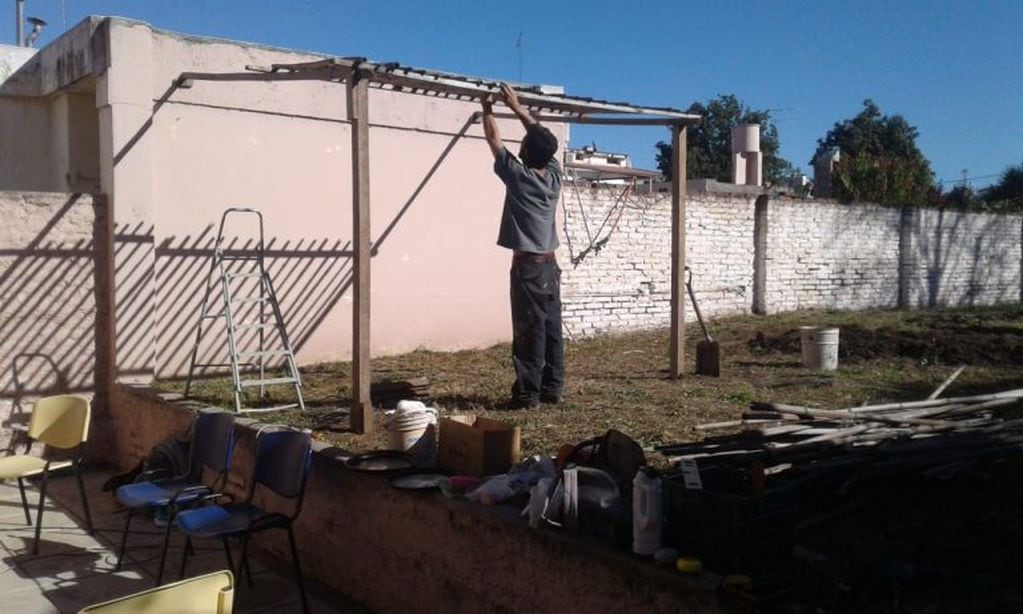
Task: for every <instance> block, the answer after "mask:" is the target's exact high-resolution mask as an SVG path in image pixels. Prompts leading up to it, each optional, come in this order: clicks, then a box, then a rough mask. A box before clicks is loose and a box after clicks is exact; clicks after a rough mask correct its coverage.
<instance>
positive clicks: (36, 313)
mask: <svg viewBox="0 0 1023 614" xmlns="http://www.w3.org/2000/svg"><path fill="white" fill-rule="evenodd" d="M79 198H80V197H79V195H73V196H70V197H69V198H68V199H67V201H66V202H64V203H63V205H62V206H60V208H59V209H57V210H56V212H55V213H54V215H53V216H52V217H51V218H50V219H49V220H48V221H47V222H46V224H45V225H44V226H43V227H42V228H41V229H40V230H39V231H38V232H37V233H36V235H35V236H34V237H32V238H31V240H29V241H28V242H26V243H24V244H20V243H21V242H20V241H18V240H17V239H15V241H14V243H19V244H16V245H4V246H0V264H2V265H3V267H2V269H0V366H2V368H3V370H4V372H5V373H6V374H7V376H6V377H5V378H4V381H3V384H2V388H0V396H2V397H3V398H8V399H13V401H14V402H13V403H12V406H11V413H10V415H9V416H8V417H7V420H6V421H5V422H4V424H3V426H8V425H9V424H12V423H16V422H18V421H20V419H21V417H22V416H21V414H23V413H26V412H28V411H30V409H26V408H24V407H22V404H23V402H24V400H25V399H26V398H27V397H38V396H42V395H46V394H54V393H58V392H85V391H88V390H91V389H92V387H93V365H94V351H95V346H94V341H93V330H94V326H95V295H94V293H93V288H94V272H95V266H94V256H95V251H94V248H93V241H92V240H91V239H79V240H74V241H63V240H61V239H60V238H59V235H58V234H57V232H56V231H55V229H56V228H57V226H58V225H59V224H62V223H65V222H66V220H65V217H66V216H67V215H68V213H69V212H70V211H71V209H72V208H73V207H74V206H75V205H76V204H77V203H78V201H79ZM15 223H16V222H15ZM88 230H89V231H90V232H91V230H92V229H91V226H90V227H89V229H88Z"/></svg>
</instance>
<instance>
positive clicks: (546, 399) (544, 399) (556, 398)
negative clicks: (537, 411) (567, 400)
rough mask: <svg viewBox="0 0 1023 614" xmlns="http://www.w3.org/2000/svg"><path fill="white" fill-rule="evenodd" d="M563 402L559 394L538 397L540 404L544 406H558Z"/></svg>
mask: <svg viewBox="0 0 1023 614" xmlns="http://www.w3.org/2000/svg"><path fill="white" fill-rule="evenodd" d="M563 400H564V398H563V397H562V396H561V395H560V394H551V393H546V392H545V393H544V394H541V395H540V402H541V403H544V404H546V405H559V404H561V402H562V401H563Z"/></svg>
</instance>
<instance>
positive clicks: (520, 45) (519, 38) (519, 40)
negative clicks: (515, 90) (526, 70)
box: [515, 30, 522, 83]
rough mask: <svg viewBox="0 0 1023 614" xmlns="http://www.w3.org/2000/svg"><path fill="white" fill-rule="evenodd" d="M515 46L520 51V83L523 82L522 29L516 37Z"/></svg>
mask: <svg viewBox="0 0 1023 614" xmlns="http://www.w3.org/2000/svg"><path fill="white" fill-rule="evenodd" d="M515 48H516V49H517V50H518V53H519V83H522V30H519V37H518V38H517V39H515Z"/></svg>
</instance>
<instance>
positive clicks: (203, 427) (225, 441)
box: [189, 411, 234, 478]
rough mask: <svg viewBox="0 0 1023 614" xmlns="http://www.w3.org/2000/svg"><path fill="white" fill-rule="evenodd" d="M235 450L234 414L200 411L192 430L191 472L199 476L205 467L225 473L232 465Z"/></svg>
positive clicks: (194, 475) (215, 471)
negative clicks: (232, 455)
mask: <svg viewBox="0 0 1023 614" xmlns="http://www.w3.org/2000/svg"><path fill="white" fill-rule="evenodd" d="M233 452H234V414H231V413H228V412H224V411H218V412H207V411H204V412H199V415H198V416H196V418H195V426H194V428H193V431H192V466H191V468H190V471H189V473H190V474H191V475H192V476H193V477H196V478H198V477H199V473H201V469H202V468H203V467H205V468H206V469H209V470H210V471H213V472H214V473H225V472H226V471H227V470H228V468H229V467H230V466H231V454H232V453H233Z"/></svg>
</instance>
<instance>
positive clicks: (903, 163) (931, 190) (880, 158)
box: [817, 99, 939, 205]
mask: <svg viewBox="0 0 1023 614" xmlns="http://www.w3.org/2000/svg"><path fill="white" fill-rule="evenodd" d="M917 136H919V132H918V131H917V129H916V128H915V127H914V126H911V125H910V124H909V122H908V121H906V119H905V118H904V117H902V116H901V115H884V114H882V113H881V109H880V108H878V106H877V105H876V104H875V103H874V101H873V100H870V99H867V100H864V101H863V110H862V111H860V113H859V114H858V115H856V117H854V118H852V119H847V120H845V121H842V122H836V123H835V125H834V127H833V128H832V129H831V130H829V131H828V133H827V135H825V137H824V138H823V139H818V141H817V144H818V146H819V147H818V152H821V151H825V150H827V149H830V148H833V147H837V148H838V149H839V151H840V152H841V159H840V160H839V162H838V163H837V164H836V165H835V168H834V171H833V175H834V177H833V181H832V184H833V186H834V190H835V196H837V197H838V198H839V199H840V200H843V201H847V202H848V201H869V202H876V203H885V204H899V205H902V204H915V205H922V204H927V203H933V202H935V201H936V198H937V196H938V194H939V191H938V190H937V189H936V188H935V186H934V173H933V172H932V171H931V165H930V162H928V161H927V158H925V157H924V155H923V153H922V152H921V151H920V148H919V147H917V145H916V139H917Z"/></svg>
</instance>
